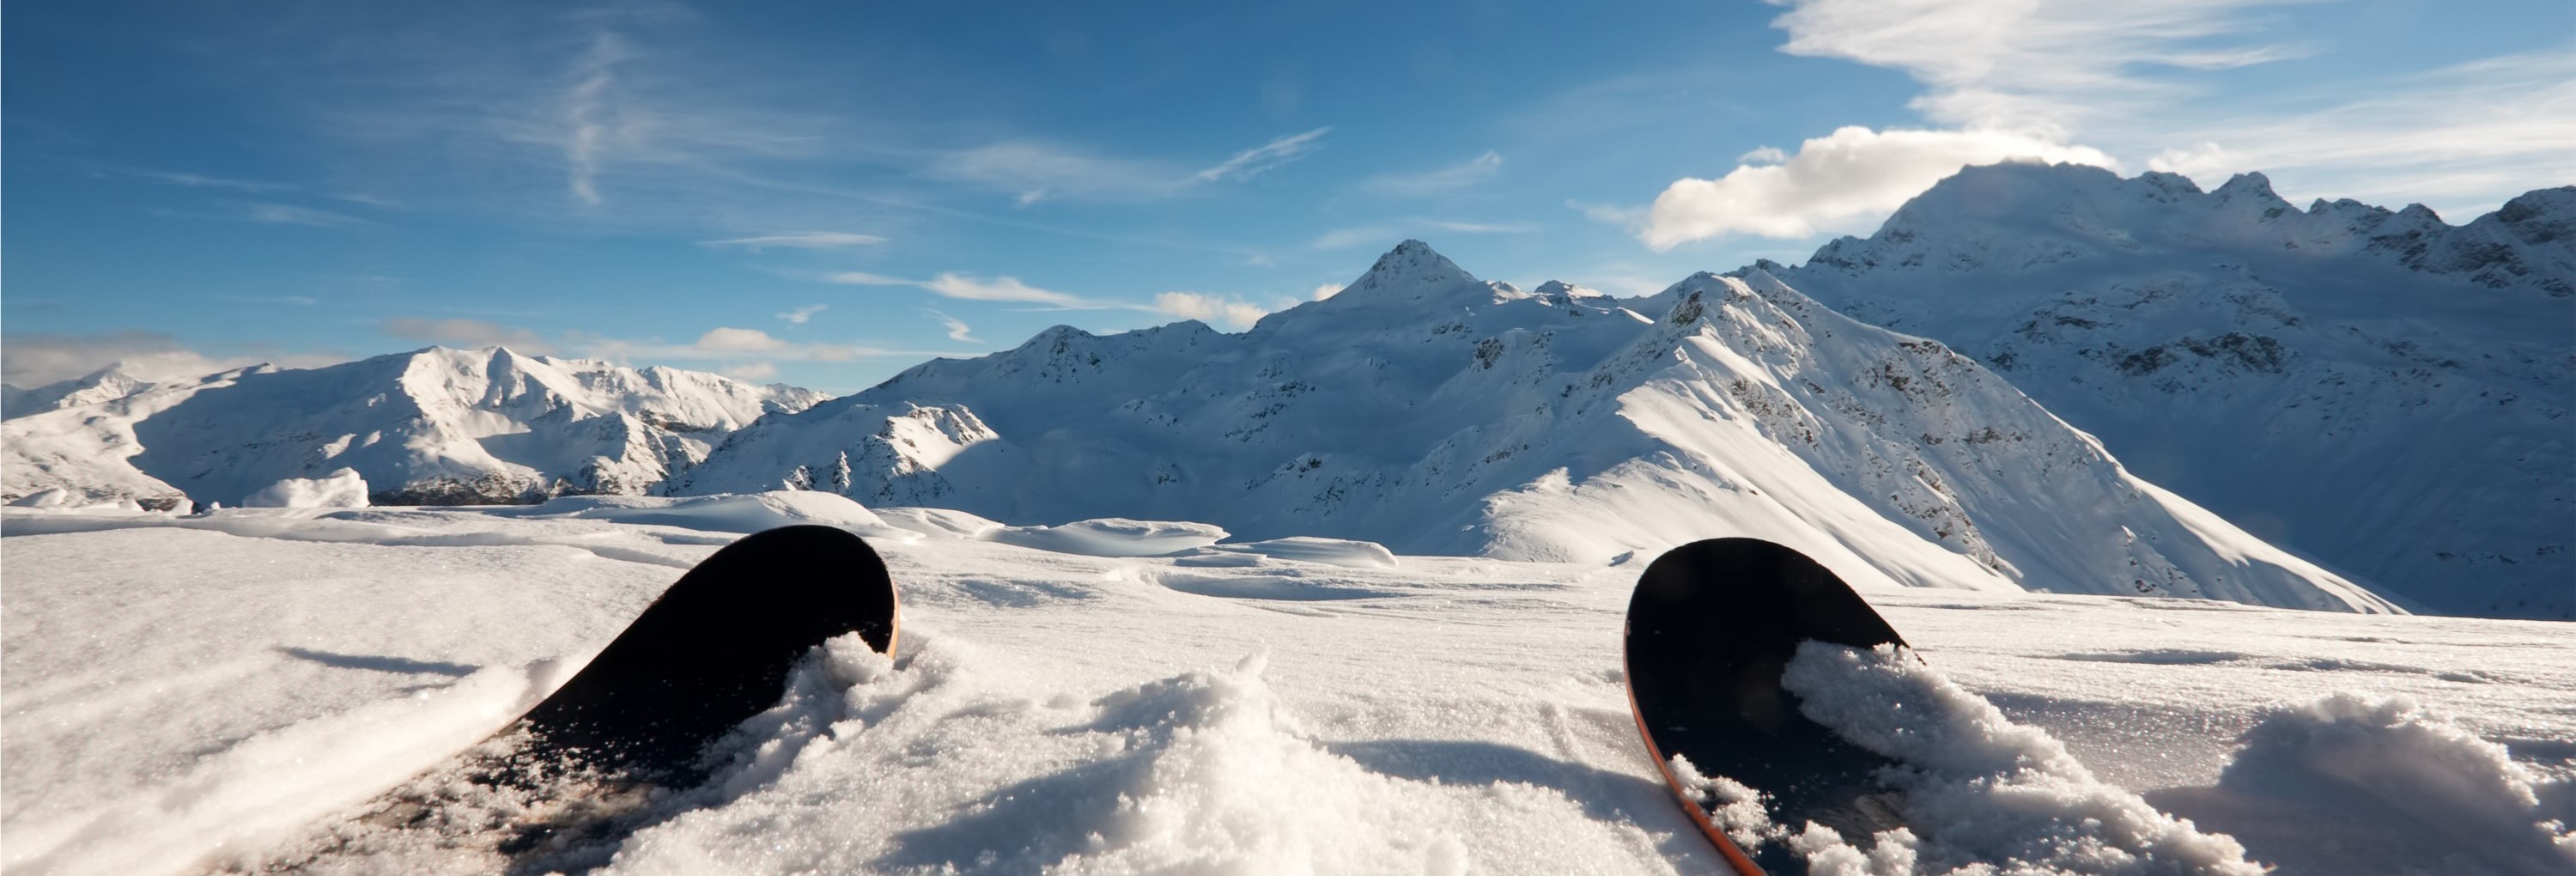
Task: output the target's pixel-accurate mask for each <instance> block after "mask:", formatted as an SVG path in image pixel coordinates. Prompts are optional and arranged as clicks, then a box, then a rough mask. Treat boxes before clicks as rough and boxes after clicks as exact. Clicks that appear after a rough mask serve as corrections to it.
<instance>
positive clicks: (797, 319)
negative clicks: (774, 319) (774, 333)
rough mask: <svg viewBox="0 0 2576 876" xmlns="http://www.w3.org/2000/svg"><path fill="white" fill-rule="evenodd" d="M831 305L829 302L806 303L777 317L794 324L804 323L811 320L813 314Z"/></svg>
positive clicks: (829, 307)
mask: <svg viewBox="0 0 2576 876" xmlns="http://www.w3.org/2000/svg"><path fill="white" fill-rule="evenodd" d="M831 307H832V306H831V305H829V304H808V305H805V306H803V307H799V308H796V309H794V310H790V311H788V312H786V313H782V314H779V315H778V318H779V319H783V320H786V321H788V322H790V323H794V324H796V325H804V324H805V323H806V322H808V321H811V320H812V319H813V318H814V314H817V313H821V312H823V311H825V310H829V309H831Z"/></svg>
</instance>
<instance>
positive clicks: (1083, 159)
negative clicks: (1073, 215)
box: [928, 128, 1332, 207]
mask: <svg viewBox="0 0 2576 876" xmlns="http://www.w3.org/2000/svg"><path fill="white" fill-rule="evenodd" d="M1331 130H1332V129H1331V128H1317V129H1315V130H1312V131H1307V132H1305V133H1301V134H1290V135H1288V136H1285V137H1280V138H1278V139H1276V140H1272V141H1270V142H1268V143H1264V144H1262V145H1259V146H1255V147H1252V148H1250V149H1246V150H1243V151H1241V152H1237V153H1235V154H1234V155H1233V156H1232V157H1230V158H1227V159H1226V160H1224V161H1222V162H1219V163H1217V164H1216V165H1215V166H1213V167H1209V168H1206V169H1204V170H1199V171H1195V172H1193V171H1190V170H1188V169H1187V168H1186V166H1185V165H1175V164H1172V163H1169V162H1163V161H1148V160H1138V159H1129V158H1112V157H1106V156H1099V155H1092V154H1088V153H1085V152H1082V151H1080V150H1077V149H1073V148H1070V147H1064V146H1057V145H1053V144H1049V143H1041V142H1036V141H1029V140H1011V141H1004V142H1000V143H992V144H988V145H984V146H979V147H976V148H974V149H968V150H965V151H963V152H955V153H951V154H948V155H945V156H942V157H940V158H939V159H938V160H936V161H933V162H931V164H930V167H929V168H928V171H929V173H930V175H931V176H933V177H937V178H940V179H946V180H952V181H956V182H964V183H971V184H974V185H980V186H984V187H987V188H992V189H998V190H1001V191H1006V192H1012V193H1014V195H1015V198H1014V200H1015V201H1016V202H1017V203H1018V204H1019V205H1020V206H1022V207H1026V206H1029V205H1031V204H1035V203H1037V202H1039V201H1041V200H1046V199H1050V198H1068V197H1069V198H1088V199H1102V200H1133V199H1151V198H1168V197H1173V196H1176V195H1180V194H1183V193H1186V192H1188V191H1189V190H1191V189H1192V188H1194V187H1197V186H1201V185H1205V184H1208V183H1214V182H1222V181H1225V180H1241V179H1250V178H1252V177H1254V176H1258V175H1260V174H1261V173H1262V172H1263V171H1267V170H1269V169H1271V168H1274V167H1278V166H1280V165H1282V164H1286V163H1288V162H1291V161H1295V160H1297V159H1298V158H1301V157H1304V156H1305V155H1307V154H1308V153H1311V152H1313V151H1315V150H1316V149H1319V148H1322V145H1321V144H1320V143H1319V142H1318V141H1319V140H1321V139H1322V138H1323V136H1324V134H1325V133H1326V132H1328V131H1331Z"/></svg>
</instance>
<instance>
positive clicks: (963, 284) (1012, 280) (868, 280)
mask: <svg viewBox="0 0 2576 876" xmlns="http://www.w3.org/2000/svg"><path fill="white" fill-rule="evenodd" d="M823 282H826V283H838V284H841V285H844V286H911V287H915V288H920V289H928V290H930V291H932V292H936V293H938V294H939V295H941V296H942V297H947V298H955V299H959V300H962V301H1010V302H1018V303H1023V304H1044V305H1048V306H1050V307H1059V308H1063V309H1066V310H1109V309H1116V308H1122V307H1132V306H1133V305H1126V304H1119V303H1115V302H1106V301H1094V300H1092V299H1088V298H1084V297H1082V296H1080V295H1073V294H1070V293H1065V292H1057V291H1053V290H1050V289H1040V288H1038V287H1036V286H1031V285H1029V284H1027V283H1023V282H1020V278H1018V277H995V278H993V279H990V280H986V279H981V278H978V277H976V276H974V275H972V274H961V273H958V272H955V271H944V272H941V273H940V274H939V275H938V276H936V277H932V278H930V279H927V280H906V279H903V278H900V277H889V276H886V275H884V274H872V273H869V272H866V271H842V272H839V273H834V274H825V275H824V276H823Z"/></svg>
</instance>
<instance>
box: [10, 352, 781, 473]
mask: <svg viewBox="0 0 2576 876" xmlns="http://www.w3.org/2000/svg"><path fill="white" fill-rule="evenodd" d="M82 382H83V386H82V387H80V388H77V389H73V388H66V387H63V386H57V387H54V388H49V389H46V390H44V393H45V397H46V399H50V400H49V401H47V403H46V404H45V405H37V404H35V403H36V402H37V401H39V400H40V399H38V398H35V397H32V396H30V397H22V398H21V399H20V405H21V406H22V407H27V408H30V409H31V410H32V412H30V413H26V414H25V415H24V416H12V417H11V418H9V419H6V420H0V462H5V463H6V465H0V498H15V497H18V496H24V495H27V494H30V493H34V492H37V491H40V490H44V489H52V488H62V489H68V490H71V491H73V492H79V493H83V494H85V495H87V496H89V497H91V498H93V499H106V500H113V499H118V498H132V499H136V500H138V501H141V502H142V503H143V504H145V505H146V506H147V507H164V508H166V507H171V506H172V505H173V504H175V503H176V502H179V501H190V500H193V501H194V502H195V503H196V504H211V503H216V502H221V503H224V504H227V505H239V504H242V503H243V501H244V499H245V498H246V497H248V496H249V495H251V494H252V493H255V492H258V491H261V490H263V489H266V488H267V487H268V486H269V485H271V484H274V483H277V482H279V481H281V480H287V479H302V480H311V479H317V478H323V477H328V476H329V473H330V472H333V471H336V470H339V469H344V468H345V469H354V470H355V471H357V473H358V475H359V476H360V478H362V479H363V480H364V481H365V482H366V483H368V484H370V485H372V488H373V490H374V491H375V492H374V494H373V495H372V496H371V497H370V498H371V499H372V500H373V501H375V502H376V503H377V504H418V503H422V502H522V501H537V500H542V499H544V498H547V497H551V496H555V495H561V494H565V493H612V494H634V493H643V492H646V491H648V490H649V489H650V488H652V487H654V486H657V485H659V484H660V483H661V482H662V481H663V480H664V479H666V478H667V477H668V476H669V473H670V471H671V470H672V469H674V468H679V467H685V466H687V465H689V464H691V463H694V462H696V461H698V460H700V459H703V458H705V456H706V453H707V450H708V448H709V447H711V446H712V444H713V442H714V441H715V440H718V439H721V438H722V437H723V436H724V435H725V434H727V433H729V432H731V431H732V430H735V429H738V428H741V427H742V426H743V425H745V424H748V423H750V422H752V421H754V420H756V419H758V418H759V417H761V416H762V415H764V414H768V413H772V412H784V411H796V410H803V409H804V408H805V407H806V406H809V405H812V404H814V403H815V402H818V401H821V400H822V399H823V398H824V396H823V395H822V394H821V393H817V392H813V391H811V390H803V389H795V388H792V387H785V386H753V385H751V384H747V383H742V382H739V381H735V380H732V379H729V378H725V377H720V376H717V375H714V374H707V373H703V372H695V371H681V370H678V369H672V368H662V367H652V368H642V369H636V368H627V367H623V366H619V365H614V364H610V363H607V362H601V361H595V360H587V359H557V358H551V357H546V356H524V355H520V354H518V353H515V352H512V351H510V350H508V349H506V348H501V347H488V348H484V349H481V350H452V349H447V348H444V347H431V348H428V349H423V350H416V351H412V352H409V353H396V354H391V355H385V356H377V357H374V358H370V359H364V360H360V361H356V362H348V363H344V364H340V365H333V366H329V367H325V368H314V369H279V368H275V367H272V366H258V367H254V368H247V369H240V370H235V371H227V372H223V373H220V374H214V375H208V376H206V377H203V378H199V379H196V380H176V381H161V382H152V383H145V382H141V381H138V380H135V379H132V378H130V377H125V376H123V375H122V373H121V372H115V371H114V370H113V369H111V370H110V371H104V372H100V373H99V374H94V375H90V376H89V377H86V378H82ZM57 390H60V391H59V392H57ZM30 392H37V391H36V390H30ZM772 486H775V485H772Z"/></svg>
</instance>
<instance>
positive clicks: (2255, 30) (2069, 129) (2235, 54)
mask: <svg viewBox="0 0 2576 876" xmlns="http://www.w3.org/2000/svg"><path fill="white" fill-rule="evenodd" d="M1782 2H1784V5H1788V6H1790V7H1791V8H1790V10H1789V11H1788V12H1786V13H1784V14H1782V15H1781V16H1780V17H1779V18H1778V19H1776V20H1775V21H1774V22H1773V25H1774V26H1775V27H1778V28H1780V29H1782V30H1784V31H1786V32H1787V33H1788V35H1789V39H1788V41H1787V43H1786V44H1784V45H1783V46H1782V47H1781V51H1783V52H1787V53H1789V54H1795V55H1807V56H1812V57H1824V58H1839V59H1843V60H1849V61H1856V62H1859V63H1863V64H1869V65H1872V66H1878V67H1886V68H1890V69H1895V70H1900V71H1903V72H1905V73H1906V74H1908V75H1909V76H1911V77H1913V78H1914V79H1915V80H1916V81H1917V82H1919V83H1921V84H1922V85H1923V86H1924V87H1925V91H1924V93H1922V94H1921V95H1919V96H1917V97H1916V98H1915V99H1914V100H1913V101H1912V102H1911V104H1910V106H1912V107H1913V108H1914V109H1915V110H1916V111H1917V112H1920V113H1922V114H1923V115H1924V117H1925V118H1927V119H1929V120H1930V121H1932V122H1934V123H1935V124H1936V125H1937V126H1944V127H1935V128H1932V129H1926V130H1901V129H1880V130H1871V129H1869V128H1862V127H1844V128H1840V129H1837V130H1836V131H1834V132H1833V133H1832V134H1830V135H1828V136H1824V137H1818V138H1815V139H1811V140H1808V141H1806V142H1805V144H1803V145H1802V146H1801V148H1800V149H1799V150H1798V151H1797V152H1795V153H1790V152H1787V151H1785V150H1780V149H1777V148H1773V147H1764V148H1761V149H1756V150H1754V151H1752V152H1749V153H1746V154H1744V155H1742V156H1739V157H1738V159H1737V162H1736V164H1737V166H1736V168H1735V169H1734V170H1733V171H1731V172H1729V173H1727V174H1725V175H1724V176H1721V177H1718V178H1715V179H1695V178H1685V179H1682V180H1678V181H1676V182H1674V183H1673V184H1671V185H1670V186H1668V187H1667V188H1666V189H1665V190H1664V192H1663V193H1662V194H1661V195H1660V196H1658V197H1657V198H1656V199H1655V203H1654V206H1653V207H1652V208H1651V209H1650V210H1648V211H1646V214H1645V215H1644V217H1643V218H1642V220H1639V219H1636V218H1635V217H1634V215H1633V214H1631V213H1626V211H1622V210H1619V209H1617V208H1596V207H1581V206H1578V208H1579V209H1584V210H1585V211H1586V212H1587V214H1589V215H1592V216H1594V218H1596V219H1601V220H1604V221H1622V220H1623V219H1624V220H1627V221H1624V222H1623V223H1622V224H1628V225H1630V226H1631V227H1632V229H1633V230H1634V231H1635V233H1636V234H1637V236H1638V238H1639V239H1640V240H1641V241H1643V242H1644V243H1645V244H1646V245H1647V246H1649V247H1650V248H1653V249H1656V250H1665V249H1669V248H1671V247H1673V246H1676V245H1679V244H1681V243H1683V242H1687V241H1692V240H1701V239H1706V238H1711V237H1719V236H1724V235H1730V234H1752V235H1759V236H1765V237H1776V238H1796V237H1806V236H1810V235H1813V234H1816V233H1818V232H1821V231H1826V230H1838V229H1839V230H1852V229H1856V228H1858V227H1862V226H1865V225H1866V224H1867V223H1869V222H1871V221H1874V220H1875V219H1876V218H1878V217H1880V216H1883V215H1884V214H1886V213H1887V212H1889V211H1891V210H1893V209H1895V208H1896V207H1897V206H1899V205H1901V204H1903V203H1904V201H1905V200H1906V199H1907V198H1909V197H1912V196H1913V195H1915V194H1918V193H1920V192H1921V191H1922V190H1923V189H1925V188H1928V187H1930V186H1931V184H1932V183H1934V182H1936V181H1938V180H1939V179H1941V178H1942V177H1944V176H1948V175H1949V174H1950V173H1952V172H1955V171H1956V170H1957V169H1958V168H1959V167H1960V166H1962V165H1965V164H1983V163H1991V162H1995V161H2002V160H2008V159H2012V158H2038V159H2041V160H2047V161H2071V162H2077V163H2084V164H2095V165H2101V166H2105V167H2113V168H2118V167H2120V164H2121V163H2120V162H2119V161H2117V160H2115V159H2114V158H2113V156H2114V155H2115V154H2125V155H2129V156H2132V157H2139V156H2153V157H2152V158H2151V159H2149V160H2147V161H2146V162H2145V163H2146V165H2147V166H2148V167H2149V168H2151V169H2156V170H2168V171H2174V172H2179V173H2183V174H2186V175H2189V176H2192V177H2194V178H2195V179H2198V180H2200V181H2201V182H2202V183H2203V184H2214V183H2215V182H2217V181H2218V180H2220V179H2224V178H2225V176H2226V175H2229V174H2233V173H2239V172H2244V171H2251V170H2262V171H2266V172H2268V173H2271V174H2272V175H2273V176H2274V178H2275V180H2276V182H2284V183H2290V184H2294V185H2305V186H2309V187H2314V188H2317V189H2318V190H2319V193H2320V194H2331V195H2335V196H2369V195H2377V196H2380V197H2383V198H2397V199H2406V200H2415V199H2425V198H2440V197H2448V198H2452V199H2455V200H2456V202H2458V203H2460V204H2462V205H2464V206H2473V207H2477V208H2483V207H2485V206H2489V205H2492V204H2493V203H2495V202H2497V201H2500V200H2502V199H2503V198H2506V197H2510V196H2512V195H2513V194H2516V193H2518V192H2519V191H2520V190H2521V189H2523V188H2528V187H2529V186H2530V185H2531V182H2532V181H2533V180H2538V179H2548V180H2557V179H2565V178H2568V177H2570V176H2576V150H2571V149H2568V148H2566V145H2565V144H2567V143H2569V142H2576V54H2571V53H2568V52H2565V51H2554V52H2538V53H2531V54H2525V55H2509V56H2503V57H2497V58H2489V59H2484V60H2481V61H2476V62H2471V63H2467V64H2462V65H2457V66H2454V67H2450V68H2445V69H2441V70H2435V71H2430V72H2424V73H2412V74H2400V75H2394V76H2390V77H2386V78H2384V79H2382V80H2379V81H2375V82H2370V83H2365V84H2366V85H2367V86H2368V87H2365V88H2358V89H2353V90H2350V91H2347V92H2343V93H2345V94H2357V95H2361V96H2360V97H2345V98H2341V99H2336V98H2334V97H2333V94H2332V93H2328V92H2322V91H2320V92H2317V93H2311V94H2288V95H2276V96H2275V97H2276V98H2278V99H2277V100H2276V101H2275V102H2276V103H2277V104H2279V105H2282V106H2301V107H2307V108H2306V109H2301V110H2296V111H2287V112H2284V111H2280V110H2277V109H2269V108H2265V107H2261V106H2255V105H2245V104H2243V103H2242V101H2241V99H2213V98H2212V96H2211V94H2212V93H2211V91H2210V90H2209V86H2207V85H2204V84H2202V83H2203V82H2205V81H2206V80H2207V77H2208V76H2210V75H2216V74H2218V73H2223V71H2227V70H2231V69H2235V68H2240V67H2247V66H2252V65H2257V64H2264V63H2270V62H2274V61H2280V60H2285V59H2291V58H2300V57H2306V56H2309V55H2312V54H2315V53H2317V52H2318V51H2319V49H2318V48H2317V47H2315V46H2312V45H2308V44H2305V43H2301V42H2295V41H2276V40H2265V39H2262V38H2261V35H2262V34H2263V33H2264V31H2265V25H2266V20H2265V18H2264V17H2263V16H2264V14H2266V13H2268V12H2270V11H2272V10H2274V9H2277V8H2281V7H2287V6H2290V5H2295V4H2296V3H2297V2H2298V0H2178V2H2164V3H2122V4H2039V3H2028V2H2023V0H1943V2H1938V3H1932V2H1917V3H1906V4H1899V5H1897V6H1896V7H1894V8H1891V6H1890V4H1888V3H1886V2H1882V0H1782ZM2185 73H2189V74H2195V75H2193V76H2188V77H2187V76H2183V75H2178V74H2185ZM2350 85H2351V83H2344V86H2347V87H2348V86H2350ZM2326 87H2328V88H2332V87H2337V86H2326ZM2272 90H2274V89H2266V90H2264V92H2266V93H2268V92H2269V91H2272ZM2248 93H2253V92H2250V91H2249V92H2248ZM2227 97H2228V98H2234V95H2232V94H2229V95H2227ZM2079 141H2081V142H2079Z"/></svg>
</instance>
